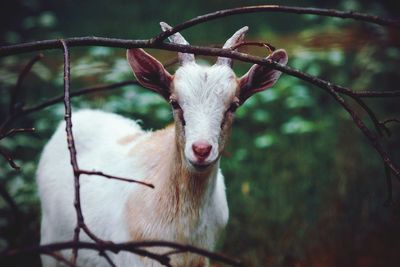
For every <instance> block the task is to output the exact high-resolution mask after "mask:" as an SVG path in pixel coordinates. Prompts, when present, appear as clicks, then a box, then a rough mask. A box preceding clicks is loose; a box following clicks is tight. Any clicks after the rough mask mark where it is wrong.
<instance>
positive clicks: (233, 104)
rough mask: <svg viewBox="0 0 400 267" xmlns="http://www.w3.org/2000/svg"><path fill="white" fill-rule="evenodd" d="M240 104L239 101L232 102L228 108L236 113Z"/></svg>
mask: <svg viewBox="0 0 400 267" xmlns="http://www.w3.org/2000/svg"><path fill="white" fill-rule="evenodd" d="M239 106H240V104H239V102H238V101H235V102H232V104H231V105H230V106H229V108H228V111H229V112H232V113H234V112H235V111H236V109H237V108H238V107H239Z"/></svg>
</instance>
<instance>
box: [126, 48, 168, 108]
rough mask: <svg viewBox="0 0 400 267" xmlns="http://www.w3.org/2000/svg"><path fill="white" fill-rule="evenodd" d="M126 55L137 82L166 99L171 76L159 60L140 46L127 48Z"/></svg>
mask: <svg viewBox="0 0 400 267" xmlns="http://www.w3.org/2000/svg"><path fill="white" fill-rule="evenodd" d="M126 56H127V59H128V62H129V65H130V66H131V68H132V70H133V73H134V74H135V77H136V79H137V80H138V82H139V83H140V84H141V85H143V86H144V87H146V88H148V89H150V90H152V91H154V92H156V93H158V94H160V95H161V96H163V97H164V98H165V99H167V100H168V99H169V96H170V87H171V82H172V78H173V77H172V75H171V74H169V72H168V71H167V70H166V69H165V68H164V66H163V65H162V64H161V62H160V61H158V60H157V59H155V58H154V57H152V56H151V55H149V54H148V53H146V52H145V51H144V50H143V49H140V48H133V49H128V50H127V53H126Z"/></svg>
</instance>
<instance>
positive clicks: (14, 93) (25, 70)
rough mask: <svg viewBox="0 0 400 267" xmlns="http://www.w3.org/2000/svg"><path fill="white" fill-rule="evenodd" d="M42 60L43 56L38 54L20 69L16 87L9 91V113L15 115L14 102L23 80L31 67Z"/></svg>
mask: <svg viewBox="0 0 400 267" xmlns="http://www.w3.org/2000/svg"><path fill="white" fill-rule="evenodd" d="M42 58H43V54H41V53H40V54H38V55H36V56H35V57H34V58H32V59H31V60H30V61H29V62H28V64H26V65H25V67H24V68H23V69H22V71H21V72H20V74H19V76H18V79H17V83H16V85H15V86H14V87H13V88H12V89H11V91H10V107H9V113H10V114H13V113H15V111H16V109H17V107H16V102H17V94H18V92H19V91H20V90H21V86H22V82H23V81H24V80H25V77H26V75H28V73H29V72H30V70H31V69H32V67H33V65H34V64H35V63H36V62H38V61H39V60H41V59H42Z"/></svg>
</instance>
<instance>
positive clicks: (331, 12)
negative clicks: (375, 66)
mask: <svg viewBox="0 0 400 267" xmlns="http://www.w3.org/2000/svg"><path fill="white" fill-rule="evenodd" d="M258 12H281V13H292V14H312V15H319V16H326V17H336V18H342V19H347V18H350V19H354V20H360V21H364V22H369V23H374V24H378V25H382V26H389V27H393V28H396V29H400V21H399V20H394V19H386V18H381V17H378V16H372V15H368V14H364V13H359V12H354V11H340V10H335V9H324V8H313V7H295V6H279V5H259V6H246V7H238V8H232V9H225V10H219V11H215V12H212V13H208V14H205V15H202V16H198V17H196V18H193V19H191V20H188V21H185V22H183V23H181V24H179V25H177V26H175V27H173V28H172V29H170V30H167V31H165V32H162V33H160V34H159V35H158V36H156V37H155V38H154V41H155V42H160V41H163V40H165V39H166V38H168V37H169V36H171V35H172V34H174V33H176V32H179V31H182V30H184V29H187V28H190V27H192V26H194V25H197V24H200V23H203V22H206V21H211V20H214V19H218V18H222V17H228V16H232V15H239V14H246V13H258Z"/></svg>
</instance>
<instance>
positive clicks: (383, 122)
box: [379, 118, 400, 125]
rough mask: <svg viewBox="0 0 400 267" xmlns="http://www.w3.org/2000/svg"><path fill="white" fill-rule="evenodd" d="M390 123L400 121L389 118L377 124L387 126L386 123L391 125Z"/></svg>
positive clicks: (399, 120) (399, 121)
mask: <svg viewBox="0 0 400 267" xmlns="http://www.w3.org/2000/svg"><path fill="white" fill-rule="evenodd" d="M391 122H396V123H400V119H396V118H391V119H386V120H383V121H381V122H379V123H381V124H384V125H385V124H387V123H391Z"/></svg>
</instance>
